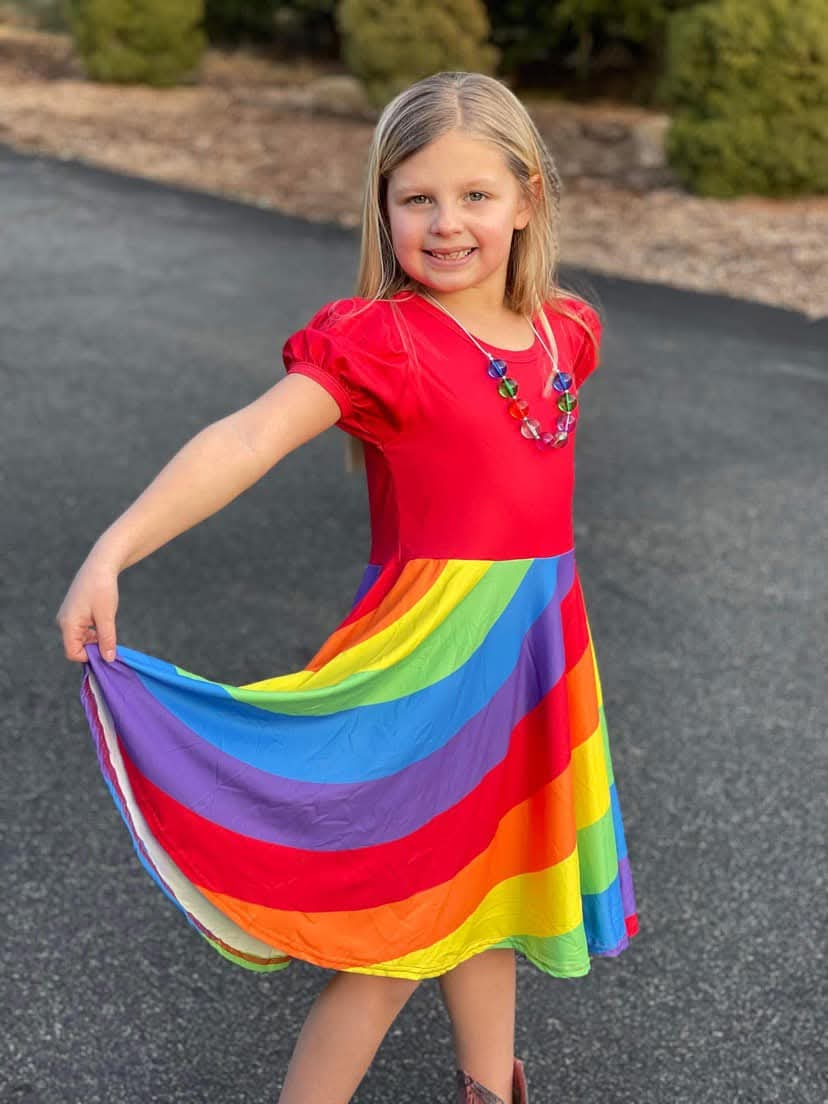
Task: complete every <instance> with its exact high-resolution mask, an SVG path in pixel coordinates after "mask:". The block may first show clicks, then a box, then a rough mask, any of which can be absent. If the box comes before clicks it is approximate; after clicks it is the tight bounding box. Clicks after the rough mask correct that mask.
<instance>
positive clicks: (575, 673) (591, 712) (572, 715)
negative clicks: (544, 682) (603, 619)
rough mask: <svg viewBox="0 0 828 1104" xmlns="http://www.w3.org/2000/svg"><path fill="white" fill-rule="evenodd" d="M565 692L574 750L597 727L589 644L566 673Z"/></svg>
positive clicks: (595, 699)
mask: <svg viewBox="0 0 828 1104" xmlns="http://www.w3.org/2000/svg"><path fill="white" fill-rule="evenodd" d="M566 692H567V694H568V696H569V731H570V747H572V748H576V747H578V745H579V744H582V743H583V742H584V741H585V740H588V739H589V738H590V736H591V735H592V734H593V732H594V731H595V729H596V728H597V727H598V695H597V693H596V691H595V669H594V667H593V663H592V645H591V644H590V643H589V642H587V646H586V648H585V650H584V654H583V655H582V656H581V658H580V659H579V660H578V662H577V663H576V664H575V666H574V667H572V668H571V669H570V670H569V671H567V672H566Z"/></svg>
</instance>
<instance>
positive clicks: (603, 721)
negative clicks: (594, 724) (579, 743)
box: [598, 705, 615, 786]
mask: <svg viewBox="0 0 828 1104" xmlns="http://www.w3.org/2000/svg"><path fill="white" fill-rule="evenodd" d="M598 723H599V724H600V725H601V740H602V741H603V744H604V762H605V763H606V766H607V782H608V783H609V785H610V786H611V785H612V784H613V782H614V781H615V774H614V772H613V769H612V755H611V754H610V745H609V733H608V732H607V715H606V713H605V712H604V707H603V705H602V706H600V707H599V709H598Z"/></svg>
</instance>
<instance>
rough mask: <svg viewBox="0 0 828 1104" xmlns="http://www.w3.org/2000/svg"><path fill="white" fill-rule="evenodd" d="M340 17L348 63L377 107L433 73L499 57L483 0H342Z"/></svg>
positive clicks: (486, 64)
mask: <svg viewBox="0 0 828 1104" xmlns="http://www.w3.org/2000/svg"><path fill="white" fill-rule="evenodd" d="M337 20H338V23H339V30H340V33H341V35H342V46H343V57H344V60H345V63H346V65H347V66H348V68H349V69H350V71H351V72H352V73H353V74H354V75H355V76H356V77H358V78H359V79H360V80H361V81H362V82H363V84H364V85H365V88H366V91H367V93H368V96H369V97H370V99H371V101H372V102H373V103H374V104H375V105H377V106H381V105H382V104H384V103H386V102H387V101H388V100H390V99H391V98H392V97H393V96H394V95H396V94H397V92H400V91H401V90H402V89H403V88H406V87H407V86H408V85H409V84H412V83H413V82H414V81H416V80H419V79H420V78H422V77H425V76H428V75H429V74H431V73H438V72H441V71H443V70H453V69H459V70H474V71H477V72H484V73H487V72H488V73H490V72H492V70H493V69H494V66H495V64H496V62H497V51H496V50H495V49H494V47H492V46H491V45H490V44H489V42H488V38H489V20H488V18H487V16H486V9H485V7H484V5H483V3H482V0H418V2H417V3H412V0H342V3H341V4H340V5H339V9H338V13H337Z"/></svg>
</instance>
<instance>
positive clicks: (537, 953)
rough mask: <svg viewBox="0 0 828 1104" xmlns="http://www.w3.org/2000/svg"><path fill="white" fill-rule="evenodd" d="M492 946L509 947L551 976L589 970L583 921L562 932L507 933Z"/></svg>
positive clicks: (568, 975)
mask: <svg viewBox="0 0 828 1104" xmlns="http://www.w3.org/2000/svg"><path fill="white" fill-rule="evenodd" d="M492 947H493V948H494V947H502V948H507V947H511V948H512V949H513V950H516V951H519V952H520V953H521V954H523V955H525V956H526V957H527V958H528V959H529V961H530V962H532V963H533V964H534V965H535V966H537V967H538V969H539V970H543V971H544V973H547V974H552V976H553V977H583V975H584V974H587V973H589V951H588V950H587V944H586V933H585V932H584V925H583V923H580V924H578V926H577V927H575V928H573V929H572V930H571V931H568V932H564V933H563V935H550V936H546V937H543V936H538V935H510V936H509V937H508V939H503V940H501V941H500V943H493V944H492Z"/></svg>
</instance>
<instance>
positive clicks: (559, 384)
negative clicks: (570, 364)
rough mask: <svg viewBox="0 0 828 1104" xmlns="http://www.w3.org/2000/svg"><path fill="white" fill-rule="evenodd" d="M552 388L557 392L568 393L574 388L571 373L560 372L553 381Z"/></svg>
mask: <svg viewBox="0 0 828 1104" xmlns="http://www.w3.org/2000/svg"><path fill="white" fill-rule="evenodd" d="M552 386H553V387H554V388H555V390H556V391H568V390H569V388H570V387H571V386H572V376H570V374H569V372H558V374H557V375H556V376H555V378H554V379H553V380H552Z"/></svg>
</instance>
